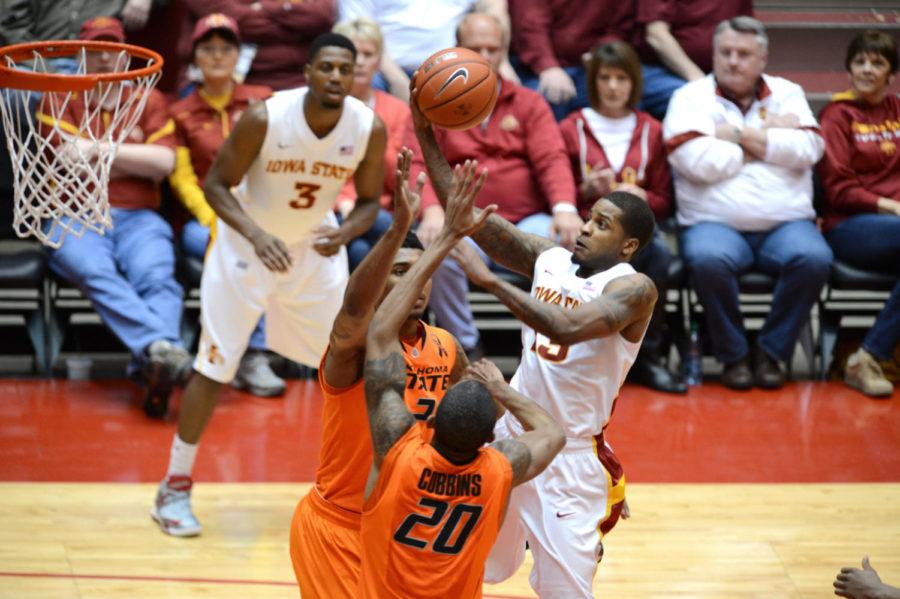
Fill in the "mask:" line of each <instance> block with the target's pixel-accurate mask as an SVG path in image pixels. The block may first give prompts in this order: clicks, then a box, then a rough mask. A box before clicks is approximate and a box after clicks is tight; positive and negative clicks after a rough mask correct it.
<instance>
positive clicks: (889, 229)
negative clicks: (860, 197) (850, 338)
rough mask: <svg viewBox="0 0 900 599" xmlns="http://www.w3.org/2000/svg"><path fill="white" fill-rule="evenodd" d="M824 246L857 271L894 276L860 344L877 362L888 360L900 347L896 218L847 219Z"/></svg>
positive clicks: (899, 249) (899, 244)
mask: <svg viewBox="0 0 900 599" xmlns="http://www.w3.org/2000/svg"><path fill="white" fill-rule="evenodd" d="M828 243H830V244H831V249H833V250H834V254H835V256H837V257H838V258H840V259H841V260H843V261H845V262H848V263H849V264H851V265H853V266H855V267H857V268H861V269H863V270H874V271H879V272H888V273H894V274H896V275H897V276H898V279H897V283H896V284H895V285H894V288H893V289H892V290H891V295H890V297H889V298H888V300H887V303H886V304H885V305H884V308H882V310H881V313H880V314H878V318H876V319H875V324H873V325H872V328H871V329H869V332H868V333H866V337H865V339H863V343H862V344H863V347H864V348H865V349H866V351H868V352H869V353H870V354H872V355H873V356H875V357H876V358H878V359H879V360H888V359H890V358H891V356H893V355H894V348H895V347H896V346H897V344H898V343H900V217H897V216H892V215H889V214H857V215H856V216H851V217H850V218H848V219H847V220H845V221H843V222H841V224H839V225H838V226H837V227H835V228H834V229H833V230H832V231H831V232H830V233H828Z"/></svg>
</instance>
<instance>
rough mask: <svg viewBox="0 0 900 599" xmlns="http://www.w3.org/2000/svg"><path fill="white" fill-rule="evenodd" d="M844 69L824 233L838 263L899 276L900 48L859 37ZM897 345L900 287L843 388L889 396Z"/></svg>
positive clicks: (832, 112) (830, 144)
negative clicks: (846, 78)
mask: <svg viewBox="0 0 900 599" xmlns="http://www.w3.org/2000/svg"><path fill="white" fill-rule="evenodd" d="M844 66H845V67H846V68H847V71H848V72H849V73H850V90H849V91H847V92H844V93H841V94H837V95H835V97H834V98H833V101H832V103H831V104H829V105H828V106H826V107H825V108H824V109H823V110H822V115H821V121H822V135H823V137H824V138H825V158H824V159H823V160H822V162H820V163H819V167H818V172H819V176H820V178H821V180H822V185H823V187H824V188H825V196H826V204H825V222H824V230H825V234H826V237H827V239H828V243H830V244H831V249H832V250H834V254H835V256H837V257H838V258H839V259H841V260H844V261H846V262H848V263H850V264H852V265H853V266H855V267H857V268H861V269H863V270H876V271H881V272H889V273H895V274H897V275H900V152H898V148H897V146H898V145H900V99H898V98H897V96H896V95H895V94H892V93H890V91H889V90H888V86H889V85H890V82H891V79H892V78H893V77H894V75H895V74H896V72H897V42H896V41H895V40H894V38H893V37H891V36H890V35H888V34H887V33H883V32H880V31H866V32H863V33H860V34H859V35H857V36H856V37H855V38H854V39H853V41H851V42H850V45H849V47H848V48H847V59H846V61H845V63H844ZM898 342H900V280H898V282H897V284H896V285H894V289H893V291H892V292H891V296H890V298H889V299H888V301H887V304H885V306H884V309H883V310H882V311H881V314H879V315H878V318H877V319H876V320H875V324H874V325H872V328H871V329H869V332H868V333H867V334H866V337H865V339H864V340H863V342H862V345H861V346H860V348H859V349H858V350H857V351H856V352H855V353H854V354H852V355H851V356H850V357H849V358H848V360H847V367H846V369H845V371H844V381H845V382H846V383H847V384H848V385H850V386H851V387H854V388H856V389H859V390H860V391H862V392H863V393H865V394H866V395H871V396H876V397H877V396H889V395H891V393H892V392H893V385H891V382H890V381H889V380H888V379H887V378H886V377H885V376H884V372H883V371H882V369H881V366H880V364H879V361H885V362H886V361H888V360H890V359H891V357H892V355H893V353H894V348H895V347H896V346H897V343H898Z"/></svg>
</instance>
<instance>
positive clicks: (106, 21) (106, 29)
mask: <svg viewBox="0 0 900 599" xmlns="http://www.w3.org/2000/svg"><path fill="white" fill-rule="evenodd" d="M78 39H81V40H88V41H94V40H102V39H109V40H113V41H116V42H119V43H120V44H121V43H122V42H124V41H125V28H124V27H122V21H120V20H119V19H116V18H115V17H95V18H93V19H89V20H87V21H85V22H84V23H83V24H82V25H81V31H79V32H78Z"/></svg>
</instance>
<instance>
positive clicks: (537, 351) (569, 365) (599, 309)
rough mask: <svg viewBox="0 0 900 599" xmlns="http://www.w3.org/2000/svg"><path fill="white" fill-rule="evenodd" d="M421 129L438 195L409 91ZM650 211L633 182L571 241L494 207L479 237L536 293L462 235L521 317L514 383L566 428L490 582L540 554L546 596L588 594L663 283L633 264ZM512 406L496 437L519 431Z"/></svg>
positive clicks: (445, 182)
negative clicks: (617, 445)
mask: <svg viewBox="0 0 900 599" xmlns="http://www.w3.org/2000/svg"><path fill="white" fill-rule="evenodd" d="M410 104H411V106H412V110H413V117H414V121H415V124H416V133H417V135H418V137H419V142H420V143H421V146H422V151H423V153H424V155H425V162H426V165H427V167H428V172H429V175H430V176H431V180H432V183H433V185H434V189H435V191H436V192H437V195H438V197H439V198H440V199H441V202H444V201H445V198H446V197H447V190H448V189H449V183H450V181H451V176H452V172H451V170H450V165H449V164H447V161H446V159H445V158H444V156H443V155H442V154H441V151H440V149H439V147H438V145H437V143H436V141H435V138H434V134H433V132H432V130H431V126H430V124H429V123H428V121H426V120H425V119H424V118H423V117H422V115H421V114H420V113H419V112H418V110H417V108H416V105H415V90H414V92H413V98H412V99H411V101H410ZM653 228H654V218H653V212H652V211H651V210H650V208H649V206H648V205H647V202H645V201H644V200H641V199H640V198H639V197H637V196H635V195H633V194H631V193H626V192H613V193H610V194H608V195H607V196H605V197H604V198H602V199H600V200H598V201H597V203H596V204H595V205H594V207H593V209H592V211H591V217H590V219H589V220H588V221H587V222H586V223H585V224H584V226H583V227H582V228H581V233H580V235H579V237H578V239H577V241H576V244H575V251H574V252H569V251H567V250H565V249H563V248H560V247H556V246H555V244H554V243H553V242H552V241H550V240H548V239H545V238H543V237H539V236H537V235H529V234H526V233H523V232H522V231H520V230H519V229H518V228H517V227H516V226H515V225H513V224H511V223H509V222H508V221H506V220H504V219H503V218H501V217H498V216H497V215H491V216H490V217H489V218H488V220H487V223H486V225H485V226H484V228H482V229H481V230H480V231H478V232H477V233H475V234H474V235H473V236H472V238H473V239H474V240H475V242H476V243H478V245H479V246H481V248H482V249H483V250H484V251H485V252H486V253H487V254H488V255H489V256H490V257H491V258H492V259H493V260H494V261H496V262H498V263H499V264H502V265H503V266H505V267H506V268H509V269H510V270H513V271H516V272H518V273H521V274H523V275H525V276H527V277H529V278H531V279H532V289H531V294H528V293H526V292H524V291H522V290H521V289H518V288H517V287H515V286H513V285H510V284H509V283H506V282H505V281H503V280H502V279H500V278H498V277H497V276H496V275H495V274H494V273H492V272H491V271H490V270H488V269H487V268H486V267H485V266H484V263H483V262H482V261H481V260H479V259H478V258H477V257H476V256H475V253H474V250H473V249H472V248H470V247H468V246H467V245H466V244H461V246H460V248H459V249H458V250H457V257H458V259H459V262H460V263H461V264H462V266H463V268H464V269H465V270H466V272H467V274H468V275H469V277H470V278H471V279H472V280H473V282H475V283H476V284H478V285H479V286H481V287H483V288H484V289H487V290H488V291H490V292H491V293H493V294H494V295H496V296H497V297H498V298H499V299H500V300H501V301H502V302H503V303H504V304H506V305H507V306H508V307H509V308H510V310H512V312H513V313H514V314H515V315H516V316H517V317H518V318H519V319H520V320H521V321H522V322H523V323H524V326H523V328H522V360H521V363H520V365H519V368H518V370H517V371H516V374H515V376H514V377H513V379H512V381H511V382H510V385H511V386H512V387H513V388H514V389H516V390H517V391H519V392H520V393H522V394H523V395H525V396H526V397H530V398H532V399H533V401H534V402H535V403H537V404H538V405H540V406H541V407H543V408H544V409H545V410H547V411H548V412H549V413H550V414H551V415H552V416H553V417H554V418H555V419H556V421H557V422H559V423H560V424H561V425H562V427H563V429H564V430H565V432H566V437H567V439H566V447H565V449H563V451H561V452H560V453H559V454H558V455H557V456H556V458H554V460H553V462H552V463H551V464H550V466H549V467H548V468H547V469H546V470H545V471H544V472H542V473H541V474H540V475H538V476H537V477H536V478H534V479H533V480H531V481H529V482H527V483H525V484H524V485H521V486H519V487H517V488H516V489H515V490H514V491H513V493H512V496H511V497H510V503H509V512H508V515H507V518H506V520H505V522H504V524H503V528H502V530H501V532H500V536H499V537H498V538H497V542H496V544H495V545H494V549H493V550H492V552H491V556H490V558H489V559H488V563H487V569H486V571H485V582H499V581H501V580H505V579H507V578H509V577H510V576H512V575H513V574H514V573H515V572H516V570H518V568H519V567H520V566H521V565H522V562H523V560H524V558H525V541H526V540H527V541H528V544H529V547H530V548H531V551H532V554H533V556H534V568H533V569H532V572H531V577H530V582H531V586H532V588H534V590H535V591H536V592H537V593H538V595H539V596H540V597H547V598H556V597H565V598H566V599H570V598H575V597H592V596H593V594H592V590H591V587H592V582H593V578H594V573H595V571H596V569H597V563H598V561H599V559H600V557H601V556H602V553H603V546H602V543H601V541H602V538H603V534H605V533H606V532H608V531H609V530H610V529H611V528H612V526H613V525H614V524H615V522H616V521H617V519H618V517H619V515H620V514H621V512H622V510H623V507H624V505H625V504H624V499H625V495H624V491H625V479H624V476H623V473H622V468H621V466H620V464H619V462H618V460H617V459H616V458H615V455H614V454H613V453H612V450H611V449H610V448H609V446H608V445H607V444H606V442H605V440H604V438H603V429H604V428H605V427H606V425H607V423H608V422H609V418H610V416H611V415H612V410H613V405H614V403H615V400H616V397H617V396H618V394H619V388H620V387H621V385H622V382H623V381H624V380H625V375H626V374H627V373H628V369H629V368H631V365H632V364H633V363H634V359H635V357H636V356H637V353H638V349H639V348H640V344H641V340H642V339H643V336H644V332H645V330H646V328H647V323H648V322H649V321H650V316H651V314H652V312H653V306H654V305H655V304H656V296H657V294H656V288H655V287H654V285H653V282H652V281H651V280H650V279H649V278H648V277H646V276H645V275H643V274H640V273H637V272H635V270H634V269H633V268H632V267H631V265H630V264H628V262H629V260H630V259H631V257H632V256H634V254H635V253H636V252H637V251H638V250H639V249H640V248H641V247H643V246H644V245H645V244H646V243H647V242H648V241H649V240H650V239H651V237H652V235H653ZM522 432H523V431H522V428H521V427H520V426H519V425H518V423H516V422H515V421H514V420H512V419H510V418H509V417H508V416H506V417H504V418H503V419H501V421H500V422H498V426H497V430H496V435H497V438H500V439H502V438H510V437H516V436H518V435H520V434H522Z"/></svg>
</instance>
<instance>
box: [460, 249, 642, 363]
mask: <svg viewBox="0 0 900 599" xmlns="http://www.w3.org/2000/svg"><path fill="white" fill-rule="evenodd" d="M453 257H454V259H456V261H457V262H459V264H460V266H462V269H463V270H464V271H465V272H466V275H468V277H469V279H470V280H471V281H472V282H473V283H475V284H476V285H478V286H479V287H481V288H482V289H484V290H486V291H488V292H489V293H492V294H494V295H495V296H497V299H499V300H500V301H501V302H503V303H504V304H505V305H506V306H507V307H508V308H509V309H510V311H511V312H512V313H513V314H515V315H516V318H518V319H519V320H521V321H522V322H524V323H525V324H527V325H528V326H530V327H532V328H533V329H534V330H536V331H537V332H538V333H541V334H542V335H546V336H547V337H548V338H549V339H550V341H551V342H553V343H556V344H559V345H572V344H573V343H579V342H581V341H587V340H588V339H597V338H600V337H607V336H609V335H613V334H615V333H622V335H623V336H624V337H625V338H626V339H628V340H633V341H636V340H638V339H640V337H641V334H642V333H643V331H644V327H645V326H646V324H647V322H648V321H649V320H650V315H651V313H652V312H653V306H654V305H656V298H657V293H656V286H655V285H654V284H653V281H651V280H650V278H649V277H647V276H646V275H643V274H641V273H635V274H632V275H626V276H624V277H619V278H617V279H613V280H612V281H610V282H609V283H608V284H607V285H606V287H604V288H603V293H602V294H601V295H600V297H598V298H597V299H595V300H593V301H591V302H588V303H586V304H582V305H581V306H578V307H577V308H575V309H569V308H564V307H562V306H559V305H557V304H552V303H547V302H544V301H541V300H539V299H537V298H535V297H532V296H531V295H530V294H529V293H528V292H527V291H522V290H521V289H519V288H518V287H516V286H515V285H511V284H510V283H508V282H506V281H504V280H503V279H501V278H500V277H498V276H497V275H496V274H495V273H493V272H491V271H490V270H489V269H488V268H487V267H486V266H485V265H484V262H482V261H481V260H480V259H479V258H478V256H477V255H476V254H475V252H474V250H473V249H472V248H470V247H467V246H466V244H463V243H461V244H459V245H458V246H457V247H456V248H455V249H454V251H453Z"/></svg>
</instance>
